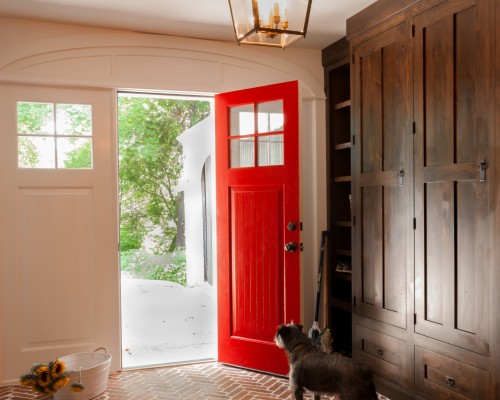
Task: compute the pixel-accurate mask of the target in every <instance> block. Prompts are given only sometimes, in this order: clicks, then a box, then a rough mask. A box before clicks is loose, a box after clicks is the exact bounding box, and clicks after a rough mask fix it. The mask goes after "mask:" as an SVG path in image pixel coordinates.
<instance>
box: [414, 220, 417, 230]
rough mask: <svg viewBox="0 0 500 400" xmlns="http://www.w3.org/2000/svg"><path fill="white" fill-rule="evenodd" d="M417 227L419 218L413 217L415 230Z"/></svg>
mask: <svg viewBox="0 0 500 400" xmlns="http://www.w3.org/2000/svg"><path fill="white" fill-rule="evenodd" d="M416 229H417V219H416V218H413V230H416Z"/></svg>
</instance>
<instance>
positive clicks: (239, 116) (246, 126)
mask: <svg viewBox="0 0 500 400" xmlns="http://www.w3.org/2000/svg"><path fill="white" fill-rule="evenodd" d="M229 132H230V133H229V134H230V135H231V136H243V135H253V134H254V133H255V118H254V112H253V104H249V105H246V106H240V107H232V108H231V109H230V124H229Z"/></svg>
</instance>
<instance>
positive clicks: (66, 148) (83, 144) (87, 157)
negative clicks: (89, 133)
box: [57, 137, 92, 169]
mask: <svg viewBox="0 0 500 400" xmlns="http://www.w3.org/2000/svg"><path fill="white" fill-rule="evenodd" d="M57 168H87V169H88V168H92V139H89V138H75V137H69V138H57Z"/></svg>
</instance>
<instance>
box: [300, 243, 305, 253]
mask: <svg viewBox="0 0 500 400" xmlns="http://www.w3.org/2000/svg"><path fill="white" fill-rule="evenodd" d="M300 251H304V243H300Z"/></svg>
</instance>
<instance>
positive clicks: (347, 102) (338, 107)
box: [333, 100, 351, 110]
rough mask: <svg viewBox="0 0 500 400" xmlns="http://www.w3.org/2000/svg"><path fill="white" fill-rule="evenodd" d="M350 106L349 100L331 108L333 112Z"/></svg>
mask: <svg viewBox="0 0 500 400" xmlns="http://www.w3.org/2000/svg"><path fill="white" fill-rule="evenodd" d="M350 106H351V100H346V101H342V102H340V103H337V104H335V105H334V106H333V109H334V110H340V109H342V108H347V107H350Z"/></svg>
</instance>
